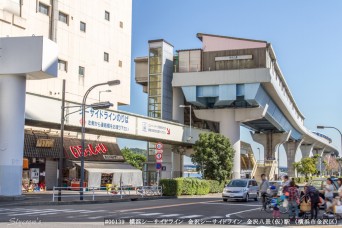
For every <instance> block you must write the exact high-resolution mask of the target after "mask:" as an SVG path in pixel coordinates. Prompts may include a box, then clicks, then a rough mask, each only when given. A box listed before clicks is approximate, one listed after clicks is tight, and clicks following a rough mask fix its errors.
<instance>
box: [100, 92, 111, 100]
mask: <svg viewBox="0 0 342 228" xmlns="http://www.w3.org/2000/svg"><path fill="white" fill-rule="evenodd" d="M110 92H112V91H111V90H110V89H107V90H102V91H99V102H100V101H101V93H110Z"/></svg>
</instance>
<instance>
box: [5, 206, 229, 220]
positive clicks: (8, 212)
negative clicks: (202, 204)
mask: <svg viewBox="0 0 342 228" xmlns="http://www.w3.org/2000/svg"><path fill="white" fill-rule="evenodd" d="M56 215H61V216H63V217H64V218H66V219H68V220H73V219H78V218H82V219H86V220H89V221H94V220H100V219H103V218H111V217H116V218H121V219H123V218H126V219H128V218H153V219H171V218H174V219H196V218H204V217H205V219H219V218H225V216H224V215H222V216H218V215H213V216H208V215H206V216H204V215H200V214H181V213H179V214H178V213H161V212H150V213H148V212H146V211H145V212H144V211H134V212H123V213H121V212H113V211H107V210H75V209H27V208H0V221H1V220H6V219H8V218H11V217H21V216H23V217H26V218H29V217H41V216H56Z"/></svg>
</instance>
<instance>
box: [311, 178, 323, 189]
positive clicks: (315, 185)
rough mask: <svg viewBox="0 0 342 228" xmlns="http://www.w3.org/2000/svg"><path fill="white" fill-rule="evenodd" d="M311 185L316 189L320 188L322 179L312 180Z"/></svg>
mask: <svg viewBox="0 0 342 228" xmlns="http://www.w3.org/2000/svg"><path fill="white" fill-rule="evenodd" d="M311 185H312V186H314V187H315V188H317V189H318V190H322V181H321V180H319V181H318V180H317V181H312V182H311Z"/></svg>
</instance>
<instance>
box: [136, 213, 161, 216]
mask: <svg viewBox="0 0 342 228" xmlns="http://www.w3.org/2000/svg"><path fill="white" fill-rule="evenodd" d="M161 214H163V213H145V214H139V215H140V216H150V215H161Z"/></svg>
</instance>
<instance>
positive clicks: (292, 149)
mask: <svg viewBox="0 0 342 228" xmlns="http://www.w3.org/2000/svg"><path fill="white" fill-rule="evenodd" d="M302 142H303V140H299V141H291V142H286V143H284V148H285V152H286V156H287V168H288V176H290V177H295V168H294V167H293V163H294V162H295V159H296V152H297V150H298V148H299V147H300V146H301V144H302Z"/></svg>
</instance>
